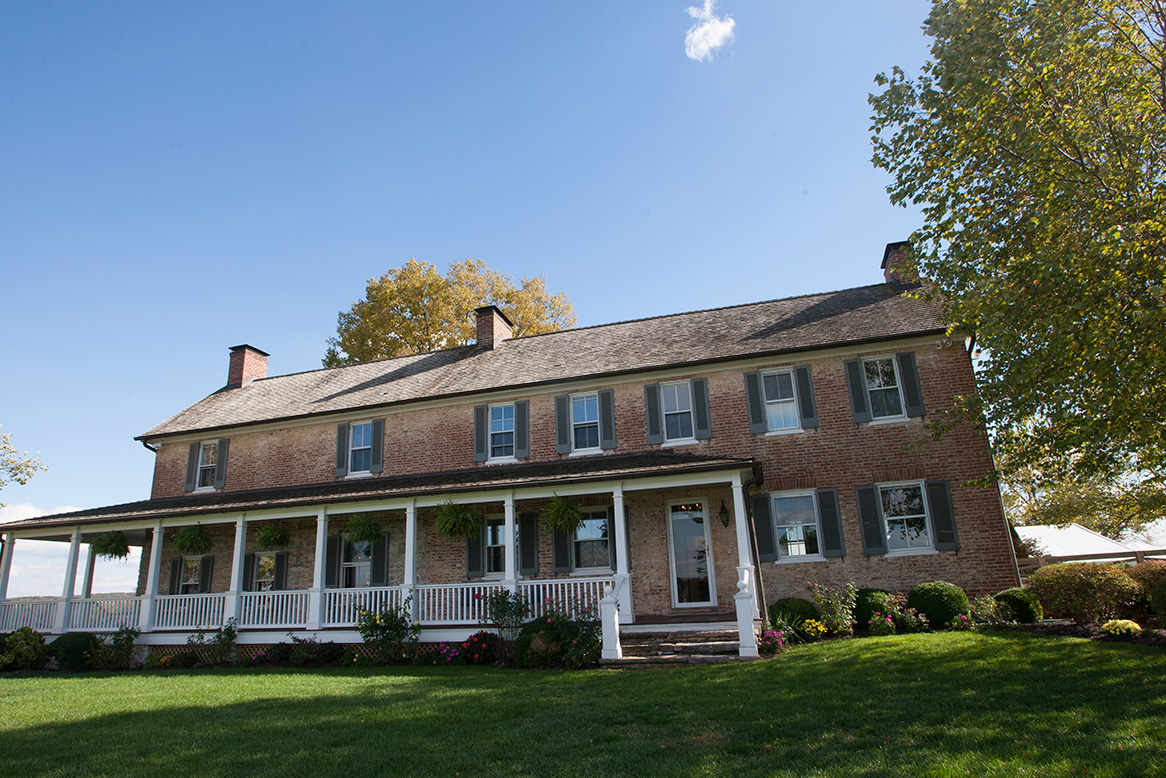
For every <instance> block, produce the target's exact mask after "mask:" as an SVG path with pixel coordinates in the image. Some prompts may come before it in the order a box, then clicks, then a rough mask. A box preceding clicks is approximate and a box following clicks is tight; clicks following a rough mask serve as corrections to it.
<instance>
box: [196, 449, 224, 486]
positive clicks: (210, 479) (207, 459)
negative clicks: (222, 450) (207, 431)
mask: <svg viewBox="0 0 1166 778" xmlns="http://www.w3.org/2000/svg"><path fill="white" fill-rule="evenodd" d="M218 469H219V442H218V441H217V440H208V441H206V442H205V443H202V444H200V445H199V449H198V481H197V483H196V488H198V489H214V488H215V474H216V473H217V472H218Z"/></svg>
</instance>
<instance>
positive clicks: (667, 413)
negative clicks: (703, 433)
mask: <svg viewBox="0 0 1166 778" xmlns="http://www.w3.org/2000/svg"><path fill="white" fill-rule="evenodd" d="M660 399H661V402H662V404H663V406H664V439H665V440H688V439H690V438H692V395H691V393H690V391H689V383H688V382H687V381H682V382H680V383H675V384H663V385H661V387H660Z"/></svg>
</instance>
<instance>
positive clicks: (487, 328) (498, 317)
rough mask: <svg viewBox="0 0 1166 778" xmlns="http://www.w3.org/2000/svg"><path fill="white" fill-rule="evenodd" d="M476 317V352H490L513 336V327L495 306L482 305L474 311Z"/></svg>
mask: <svg viewBox="0 0 1166 778" xmlns="http://www.w3.org/2000/svg"><path fill="white" fill-rule="evenodd" d="M474 313H475V314H477V316H478V350H479V351H483V350H486V351H490V350H493V349H496V348H498V344H499V343H501V342H502V341H504V340H506V339H507V338H509V337H512V336H513V335H514V325H513V324H511V323H510V319H507V318H506V314H504V313H502V311H500V310H498V306H496V305H483V306H482V307H481V308H477V309H475V310H474Z"/></svg>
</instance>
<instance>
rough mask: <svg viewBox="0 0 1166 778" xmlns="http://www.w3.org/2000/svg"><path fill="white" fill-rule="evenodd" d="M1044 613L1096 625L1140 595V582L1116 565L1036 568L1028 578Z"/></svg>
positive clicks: (1067, 564) (1060, 565)
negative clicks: (1138, 583) (1136, 581)
mask: <svg viewBox="0 0 1166 778" xmlns="http://www.w3.org/2000/svg"><path fill="white" fill-rule="evenodd" d="M1028 584H1029V587H1030V588H1031V589H1032V591H1033V592H1034V593H1035V594H1036V596H1037V597H1038V598H1039V599H1040V604H1041V607H1042V608H1044V611H1045V613H1048V614H1050V615H1052V616H1057V617H1061V618H1069V619H1072V620H1073V621H1075V622H1077V623H1078V624H1093V623H1096V622H1098V621H1105V620H1107V619H1111V618H1113V617H1115V616H1117V615H1118V613H1120V612H1121V610H1122V609H1123V608H1124V607H1126V606H1127V605H1128V604H1129V603H1130V602H1131V601H1133V600H1134V599H1135V598H1136V597H1137V596H1138V585H1137V583H1135V582H1134V579H1132V578H1130V577H1129V575H1127V574H1126V572H1125V570H1124V569H1122V568H1121V567H1118V566H1116V565H1093V564H1088V563H1086V562H1067V563H1065V564H1058V565H1049V566H1047V567H1042V568H1041V569H1039V570H1037V571H1036V572H1035V573H1033V574H1032V576H1031V577H1030V578H1029V579H1028Z"/></svg>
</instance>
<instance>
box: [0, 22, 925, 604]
mask: <svg viewBox="0 0 1166 778" xmlns="http://www.w3.org/2000/svg"><path fill="white" fill-rule="evenodd" d="M694 4H695V3H693V2H683V1H682V2H676V3H671V2H630V3H629V2H592V3H586V4H560V3H534V2H528V3H517V2H515V3H485V2H473V3H471V2H459V3H454V2H449V3H403V2H393V3H390V2H370V3H359V2H343V3H328V4H319V3H293V2H278V3H277V2H271V3H262V2H242V3H240V2H222V3H218V2H198V3H148V2H117V3H113V2H23V3H20V2H8V3H4V4H0V300H2V301H3V310H4V314H5V315H4V321H5V330H6V334H5V337H4V338H3V339H0V370H2V371H3V377H4V380H2V381H0V431H3V432H8V433H12V435H13V443H14V444H15V445H16V446H18V447H19V448H21V449H30V450H34V451H39V452H40V455H41V458H42V460H43V461H44V462H45V464H47V465H48V466H49V470H48V471H47V472H42V473H38V474H37V475H36V477H35V478H33V480H32V481H30V482H29V483H28V484H27V485H25V486H14V485H10V486H8V487H6V488H5V489H4V490H3V492H0V500H3V501H4V502H6V503H8V504H9V508H8V509H5V510H4V511H3V512H0V520H3V519H9V518H16V517H19V516H22V515H31V514H33V513H36V512H38V511H50V510H55V509H57V508H59V507H62V506H76V507H93V506H98V505H109V504H114V503H119V502H126V501H131V500H137V499H144V498H146V497H147V496H148V494H149V486H150V478H151V474H152V467H153V456H152V454H150V453H149V452H148V451H147V450H146V449H144V448H143V447H142V446H141V445H140V444H139V443H137V442H135V441H134V440H133V437H134V435H137V434H139V433H141V432H143V431H145V430H146V429H148V428H149V427H151V426H153V425H154V424H156V423H157V422H159V421H161V420H163V419H165V418H166V417H168V416H170V415H171V414H173V413H175V412H177V411H178V410H181V409H182V408H184V407H186V406H188V405H190V404H192V403H194V402H196V401H197V400H199V399H200V398H202V397H204V396H205V395H207V394H209V393H210V392H212V391H214V390H216V389H217V388H219V387H220V386H221V385H222V384H223V383H224V381H225V378H226V369H227V349H228V347H229V346H232V345H235V344H238V343H251V344H253V345H255V346H257V347H259V348H262V349H264V350H265V351H268V352H270V353H271V355H272V356H271V361H270V373H271V374H282V373H289V372H295V371H300V370H310V369H314V368H316V367H319V365H320V359H321V357H322V356H323V353H324V348H325V341H326V339H327V338H328V337H329V336H330V335H332V334H334V333H335V327H336V316H337V314H338V313H339V312H340V311H341V310H342V309H346V308H348V306H350V305H351V304H352V302H353V301H355V300H357V299H358V298H360V297H361V296H362V295H363V292H364V285H365V282H366V280H367V279H368V278H370V277H373V276H378V275H380V274H381V273H383V272H384V271H385V270H387V269H388V268H390V267H396V266H399V265H401V264H403V263H404V262H406V261H407V260H408V259H409V258H410V257H416V258H417V259H420V260H425V261H428V262H432V263H434V264H436V265H437V266H438V267H439V268H441V269H443V270H444V268H445V267H446V266H448V264H449V263H450V262H452V261H456V260H463V259H466V258H468V257H474V258H480V259H483V260H485V261H486V262H487V263H488V264H489V266H490V267H492V268H495V269H498V270H501V271H502V272H504V273H507V274H509V275H511V276H513V277H515V278H521V277H526V276H534V275H542V276H545V277H546V279H547V284H548V287H549V289H550V290H552V291H553V292H565V293H566V294H567V295H568V297H569V298H570V299H571V301H572V303H573V304H574V306H575V313H576V316H577V317H578V321H579V324H580V325H589V324H599V323H603V322H609V321H617V320H622V319H629V318H636V317H641V316H650V315H656V314H664V313H672V312H676V311H684V310H693V309H699V308H709V307H715V306H720V305H730V304H735V303H742V302H750V301H754V300H761V299H770V298H775V297H784V296H787V295H793V294H802V293H809V292H816V291H823V290H829V289H838V288H844V287H849V286H857V285H862V284H867V283H875V282H877V281H879V280H881V272H880V271H879V267H878V265H879V261H880V260H881V257H882V251H883V247H884V246H885V244H886V243H887V242H890V241H895V240H901V239H904V238H906V237H907V236H908V235H909V234H910V232H911V231H912V230H913V229H914V228H915V226H916V225H917V223H918V216H917V214H916V213H915V212H913V211H909V210H905V209H902V208H896V207H893V206H891V205H890V204H889V202H888V200H887V196H886V192H885V186H886V184H887V182H888V179H887V177H886V174H885V173H883V172H881V171H876V170H875V169H874V168H873V167H872V165H871V163H870V144H869V124H870V120H869V116H870V110H869V106H868V105H867V103H866V97H867V94H868V93H869V92H870V91H871V90H872V89H874V88H875V86H874V84H873V78H874V76H875V74H876V73H878V72H880V71H883V70H889V69H890V67H891V66H892V65H896V64H897V65H901V66H904V67H905V68H907V69H908V70H915V69H917V68H918V66H919V65H920V64H921V63H922V61H923V59H924V57H925V56H926V54H927V40H926V39H925V37H924V36H923V34H922V32H921V31H920V25H921V23H922V21H923V19H924V17H925V16H926V13H927V10H928V8H929V7H930V4H929V3H926V2H916V1H914V0H911V1H907V0H899V1H898V2H894V3H866V2H841V1H839V2H824V3H813V4H811V3H792V2H776V1H775V0H766V1H764V2H762V1H761V0H720V2H718V3H717V4H716V6H715V7H713V8H711V9H710V8H708V7H705V6H702V7H699V8H697V9H695V10H696V15H695V16H694V15H693V14H690V13H688V11H687V9H688V8H689V7H690V6H693V5H694ZM701 25H707V26H704V27H702V26H701ZM693 28H697V29H696V30H695V32H694V33H693V34H692V35H691V36H690V35H689V33H690V30H693ZM729 32H731V37H730V36H727V35H726V33H729ZM686 37H688V38H689V44H690V45H689V47H688V49H689V50H692V48H693V45H692V44H693V43H694V42H698V43H699V42H700V41H703V42H704V43H705V44H706V46H707V47H709V48H707V50H699V49H698V50H696V51H693V52H692V53H693V54H694V55H696V56H700V55H705V56H703V58H702V59H693V58H690V57H689V56H688V55H687V54H686ZM30 553H31V552H30ZM29 559H30V560H31V557H29ZM17 562H18V563H19V562H21V557H20V556H19V555H18V557H17ZM25 577H27V576H25ZM13 579H14V584H15V581H16V579H17V576H16V575H14V577H13ZM59 585H60V584H59V583H57V584H55V587H57V588H56V589H54V586H52V585H47V588H48V589H49V590H50V592H46V593H58V592H59ZM11 593H12V594H13V595H15V594H17V593H18V592H17V591H15V589H14V590H13V591H12V592H11Z"/></svg>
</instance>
